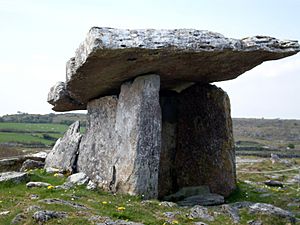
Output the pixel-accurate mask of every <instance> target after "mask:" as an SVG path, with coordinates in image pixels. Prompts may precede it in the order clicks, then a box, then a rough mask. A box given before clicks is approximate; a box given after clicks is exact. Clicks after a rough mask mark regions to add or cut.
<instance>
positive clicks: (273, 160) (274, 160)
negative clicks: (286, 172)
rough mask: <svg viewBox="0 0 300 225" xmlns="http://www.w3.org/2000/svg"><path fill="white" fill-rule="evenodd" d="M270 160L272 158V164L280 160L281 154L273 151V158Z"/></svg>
mask: <svg viewBox="0 0 300 225" xmlns="http://www.w3.org/2000/svg"><path fill="white" fill-rule="evenodd" d="M270 160H271V162H272V164H274V163H278V162H280V158H279V156H278V155H276V154H273V153H271V158H270Z"/></svg>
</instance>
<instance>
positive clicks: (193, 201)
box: [178, 193, 224, 206]
mask: <svg viewBox="0 0 300 225" xmlns="http://www.w3.org/2000/svg"><path fill="white" fill-rule="evenodd" d="M223 203H224V197H223V196H222V195H219V194H215V193H208V194H206V195H194V196H190V197H187V198H185V199H183V200H182V201H179V202H178V205H180V206H193V205H202V206H211V205H221V204H223Z"/></svg>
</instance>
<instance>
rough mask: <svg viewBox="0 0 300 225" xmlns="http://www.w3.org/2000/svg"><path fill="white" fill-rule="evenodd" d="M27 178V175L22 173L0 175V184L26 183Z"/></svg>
mask: <svg viewBox="0 0 300 225" xmlns="http://www.w3.org/2000/svg"><path fill="white" fill-rule="evenodd" d="M27 178H28V175H27V173H23V172H4V173H0V183H1V182H13V183H21V182H23V181H26V180H27Z"/></svg>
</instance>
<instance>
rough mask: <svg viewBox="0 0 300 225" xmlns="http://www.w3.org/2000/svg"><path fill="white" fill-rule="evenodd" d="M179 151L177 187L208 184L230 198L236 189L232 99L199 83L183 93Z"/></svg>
mask: <svg viewBox="0 0 300 225" xmlns="http://www.w3.org/2000/svg"><path fill="white" fill-rule="evenodd" d="M177 126H178V134H177V135H178V137H177V152H176V160H175V164H176V171H177V185H178V187H179V188H181V187H186V186H199V185H208V186H209V187H210V190H211V191H212V192H213V193H218V194H221V195H224V196H228V195H229V194H230V193H231V192H232V191H233V190H234V189H235V187H236V175H235V152H234V140H233V134H232V121H231V117H230V102H229V98H228V96H227V94H226V92H224V91H223V90H222V89H220V88H217V87H216V86H213V85H210V84H196V85H194V86H192V87H190V88H188V89H186V90H184V91H183V92H181V93H180V97H179V103H178V125H177Z"/></svg>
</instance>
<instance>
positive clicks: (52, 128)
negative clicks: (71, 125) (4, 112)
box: [0, 122, 68, 133]
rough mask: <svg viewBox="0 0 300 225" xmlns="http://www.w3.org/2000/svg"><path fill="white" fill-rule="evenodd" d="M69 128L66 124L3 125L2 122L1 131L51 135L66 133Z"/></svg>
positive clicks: (0, 123) (0, 124)
mask: <svg viewBox="0 0 300 225" xmlns="http://www.w3.org/2000/svg"><path fill="white" fill-rule="evenodd" d="M67 128H68V126H67V125H64V124H49V123H3V122H0V131H2V130H7V129H11V130H15V131H25V132H45V133H47V132H49V133H52V132H53V133H54V132H55V133H64V132H65V131H66V130H67Z"/></svg>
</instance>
